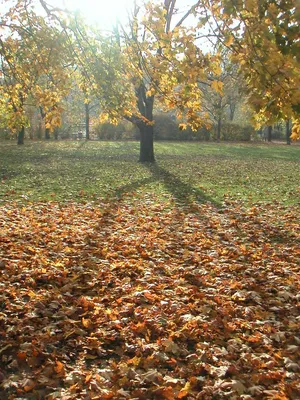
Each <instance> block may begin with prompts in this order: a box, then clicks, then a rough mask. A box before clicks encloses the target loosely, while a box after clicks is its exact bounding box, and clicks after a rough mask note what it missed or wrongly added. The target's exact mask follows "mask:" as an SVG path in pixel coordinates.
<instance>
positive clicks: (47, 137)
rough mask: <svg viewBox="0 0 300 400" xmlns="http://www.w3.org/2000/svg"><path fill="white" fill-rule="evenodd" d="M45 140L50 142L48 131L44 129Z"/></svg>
mask: <svg viewBox="0 0 300 400" xmlns="http://www.w3.org/2000/svg"><path fill="white" fill-rule="evenodd" d="M45 139H46V140H50V129H49V128H45Z"/></svg>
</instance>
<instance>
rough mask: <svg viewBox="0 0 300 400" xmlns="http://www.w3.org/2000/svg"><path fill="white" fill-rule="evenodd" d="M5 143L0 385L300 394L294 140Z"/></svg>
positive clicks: (166, 398)
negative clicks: (151, 145)
mask: <svg viewBox="0 0 300 400" xmlns="http://www.w3.org/2000/svg"><path fill="white" fill-rule="evenodd" d="M155 148H156V158H157V162H156V163H155V164H154V165H149V164H148V165H147V164H139V163H138V162H137V159H138V150H139V146H138V143H119V142H115V143H109V142H107V143H102V142H90V143H86V142H58V143H55V142H49V143H45V142H40V143H34V142H33V143H31V142H27V143H26V144H25V145H24V146H23V147H18V146H17V145H16V144H15V143H12V142H5V143H4V142H2V143H0V182H1V183H0V201H1V202H0V342H1V344H0V399H26V400H41V399H47V400H48V399H49V400H50V399H51V400H54V399H66V400H67V399H68V400H86V399H95V400H98V399H99V400H100V399H101V400H102V399H111V400H122V399H124V400H126V399H137V400H175V399H183V400H202V399H216V400H222V399H249V400H250V399H257V400H261V399H282V400H289V399H292V400H296V399H299V398H300V385H299V371H300V365H299V348H300V337H299V331H300V321H299V300H300V297H299V293H300V279H299V278H300V269H299V239H300V234H299V232H300V227H299V211H300V210H299V194H300V193H299V170H300V168H299V167H300V164H299V161H300V147H299V146H284V145H274V144H272V145H251V144H214V143H211V144H207V143H169V142H164V143H157V144H156V145H155Z"/></svg>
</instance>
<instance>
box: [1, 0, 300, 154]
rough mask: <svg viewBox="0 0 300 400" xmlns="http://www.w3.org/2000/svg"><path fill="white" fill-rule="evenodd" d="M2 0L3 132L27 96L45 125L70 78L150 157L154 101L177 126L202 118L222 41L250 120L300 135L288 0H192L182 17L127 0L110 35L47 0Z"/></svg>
mask: <svg viewBox="0 0 300 400" xmlns="http://www.w3.org/2000/svg"><path fill="white" fill-rule="evenodd" d="M9 4H11V7H10V8H9V10H8V11H7V12H6V13H5V15H4V16H3V18H2V21H1V36H0V57H1V88H0V91H1V93H0V95H1V96H0V97H1V100H0V101H1V109H2V110H4V111H5V112H3V113H2V120H3V121H4V122H2V123H6V124H8V126H9V127H10V128H11V129H12V130H19V129H20V128H22V127H24V126H26V124H28V120H27V118H26V115H25V111H24V105H25V103H26V102H28V101H30V102H32V103H34V104H35V105H36V106H37V107H39V108H40V109H41V110H42V111H41V112H42V115H43V118H44V121H45V125H46V127H47V128H48V129H50V130H53V129H54V128H55V127H56V126H58V125H59V124H60V122H61V112H62V110H63V107H62V101H63V99H64V98H65V97H66V95H67V94H68V93H69V90H70V88H71V86H72V80H73V81H74V80H75V79H76V80H77V82H78V85H79V87H80V88H81V90H82V91H83V93H84V96H85V99H86V102H89V98H91V97H96V98H97V99H98V101H99V109H100V110H101V114H100V120H101V121H110V122H112V123H117V122H118V121H119V120H120V119H121V118H125V119H127V120H129V121H131V122H132V123H134V124H135V125H136V126H137V127H138V128H139V130H140V135H141V154H140V160H141V161H154V151H153V124H154V119H153V107H154V102H157V103H158V104H160V107H161V109H163V110H166V111H173V112H174V113H175V114H176V116H177V118H178V120H179V122H180V127H181V128H182V129H185V128H186V127H187V126H190V127H191V128H192V129H195V130H197V129H198V128H199V127H201V126H204V125H206V126H207V125H209V124H210V123H211V118H210V116H209V113H208V112H207V110H206V109H205V97H206V94H207V90H204V88H205V89H207V88H211V90H212V91H214V92H215V93H219V94H220V95H222V91H223V84H224V82H223V77H222V68H221V62H222V55H223V54H224V48H226V49H227V52H226V53H227V54H229V57H230V59H231V62H233V63H234V64H236V68H237V73H238V75H239V76H240V79H242V80H243V81H244V85H243V86H244V90H245V92H246V93H247V99H248V102H249V104H250V106H251V107H252V109H253V123H254V124H255V126H256V127H260V126H262V125H270V124H273V123H274V122H276V121H278V120H292V121H293V132H292V138H293V139H296V138H299V137H300V123H299V103H300V90H299V88H300V81H299V80H300V73H299V72H300V71H299V41H298V40H297V38H298V36H297V35H298V29H297V18H298V16H299V10H298V8H297V7H295V6H294V2H293V1H292V0H288V1H276V2H275V1H273V0H264V1H258V0H246V1H233V0H220V1H210V0H203V1H195V2H194V4H192V5H191V7H190V8H189V9H188V10H185V12H184V13H183V14H178V9H177V8H176V6H177V2H176V0H164V1H150V2H141V3H140V4H139V5H138V3H137V2H135V3H134V6H133V9H132V13H131V15H130V16H129V22H128V24H127V25H121V24H116V26H115V28H114V30H113V31H112V32H110V33H109V34H107V32H103V31H101V30H100V29H94V28H91V27H90V26H88V25H87V23H86V22H84V21H83V20H82V19H81V18H80V16H78V15H77V14H76V15H73V14H72V13H70V12H67V11H65V10H59V9H57V8H56V7H53V6H51V2H50V4H48V3H46V2H45V1H44V0H40V2H38V3H37V2H36V1H34V0H32V1H24V0H20V1H15V2H9ZM38 4H39V7H37V5H38ZM41 6H42V7H41ZM203 38H205V39H206V40H210V43H211V44H210V46H209V47H208V46H207V45H205V46H204V45H203V41H202V40H201V39H203ZM75 71H76V73H75Z"/></svg>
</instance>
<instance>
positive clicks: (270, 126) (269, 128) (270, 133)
mask: <svg viewBox="0 0 300 400" xmlns="http://www.w3.org/2000/svg"><path fill="white" fill-rule="evenodd" d="M268 142H272V125H269V126H268Z"/></svg>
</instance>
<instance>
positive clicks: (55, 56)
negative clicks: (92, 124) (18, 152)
mask: <svg viewBox="0 0 300 400" xmlns="http://www.w3.org/2000/svg"><path fill="white" fill-rule="evenodd" d="M1 28H2V34H1V36H0V57H1V73H2V78H3V79H2V83H3V84H2V85H1V99H2V102H5V104H6V106H7V110H8V112H7V114H6V119H7V123H8V125H9V127H10V129H11V130H12V131H18V132H19V134H18V143H19V144H23V141H24V132H25V127H26V126H27V125H28V118H27V117H26V113H25V105H26V101H28V99H29V98H30V102H31V103H32V102H33V103H34V104H35V105H36V107H38V108H39V109H40V111H41V115H42V118H43V119H44V122H45V128H46V132H47V131H48V133H49V131H53V130H54V128H55V127H56V126H59V125H60V122H61V111H62V109H61V101H62V99H63V97H64V96H65V95H66V94H67V92H68V90H69V74H70V71H69V70H68V67H69V66H70V65H71V60H72V57H71V54H70V53H68V50H69V47H68V46H66V42H65V36H64V35H63V34H62V32H61V31H59V30H58V29H55V27H54V25H53V24H52V23H51V20H47V19H45V18H43V17H42V16H40V15H38V14H37V13H36V12H35V10H34V8H33V6H32V5H31V4H30V2H26V1H24V2H23V1H19V2H17V3H15V4H14V5H12V7H11V8H10V9H9V10H8V11H7V13H6V14H4V15H3V18H2V20H1Z"/></svg>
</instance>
